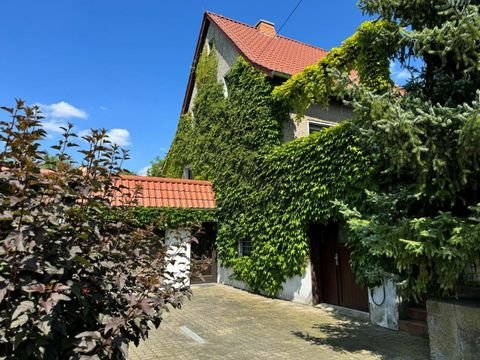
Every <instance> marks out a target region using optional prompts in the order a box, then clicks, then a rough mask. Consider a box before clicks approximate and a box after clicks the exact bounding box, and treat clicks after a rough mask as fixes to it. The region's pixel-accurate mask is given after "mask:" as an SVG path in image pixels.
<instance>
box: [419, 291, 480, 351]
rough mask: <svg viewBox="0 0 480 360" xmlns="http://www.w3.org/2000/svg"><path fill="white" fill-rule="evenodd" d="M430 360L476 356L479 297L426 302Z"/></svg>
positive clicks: (479, 337)
mask: <svg viewBox="0 0 480 360" xmlns="http://www.w3.org/2000/svg"><path fill="white" fill-rule="evenodd" d="M427 322H428V334H429V338H430V356H431V358H432V359H433V360H460V359H461V360H470V359H472V360H473V359H479V358H480V300H457V301H437V300H429V301H427Z"/></svg>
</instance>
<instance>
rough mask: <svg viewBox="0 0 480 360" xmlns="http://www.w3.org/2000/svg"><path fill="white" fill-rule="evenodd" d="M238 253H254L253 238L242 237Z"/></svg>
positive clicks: (244, 254) (241, 254)
mask: <svg viewBox="0 0 480 360" xmlns="http://www.w3.org/2000/svg"><path fill="white" fill-rule="evenodd" d="M238 255H239V256H250V255H252V240H251V239H242V240H240V241H239V242H238Z"/></svg>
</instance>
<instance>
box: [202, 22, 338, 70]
mask: <svg viewBox="0 0 480 360" xmlns="http://www.w3.org/2000/svg"><path fill="white" fill-rule="evenodd" d="M207 17H208V18H209V19H210V20H211V21H213V22H214V23H215V24H216V25H217V26H218V27H219V28H220V29H221V30H222V31H223V32H224V33H225V35H226V36H227V37H228V38H229V39H230V40H231V41H232V42H233V43H234V44H235V45H236V46H237V48H238V49H239V50H240V52H241V53H242V54H243V56H244V57H245V58H246V59H247V60H249V61H251V62H252V63H253V64H256V65H258V66H260V67H262V68H264V69H266V70H271V71H278V72H281V73H284V74H288V75H293V74H296V73H298V72H300V71H302V70H303V69H305V67H307V66H308V65H313V64H316V63H317V62H318V61H319V60H320V59H322V58H323V57H325V56H326V55H327V53H328V51H327V50H324V49H320V48H318V47H315V46H312V45H308V44H305V43H302V42H300V41H296V40H292V39H289V38H286V37H284V36H280V35H276V36H271V35H268V34H265V33H264V32H262V31H260V30H258V29H257V28H255V27H253V26H250V25H246V24H243V23H241V22H238V21H236V20H231V19H228V18H226V17H224V16H221V15H217V14H213V13H209V12H207Z"/></svg>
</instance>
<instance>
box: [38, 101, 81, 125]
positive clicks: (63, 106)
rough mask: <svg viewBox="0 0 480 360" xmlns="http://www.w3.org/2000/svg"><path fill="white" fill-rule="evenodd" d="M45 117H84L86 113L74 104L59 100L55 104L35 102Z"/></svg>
mask: <svg viewBox="0 0 480 360" xmlns="http://www.w3.org/2000/svg"><path fill="white" fill-rule="evenodd" d="M37 105H38V106H40V110H42V111H43V113H44V115H45V117H46V118H47V119H64V120H66V119H86V118H87V117H88V114H87V113H86V112H85V111H83V110H81V109H79V108H76V107H75V106H73V105H71V104H69V103H67V102H65V101H60V102H58V103H56V104H50V105H45V104H37Z"/></svg>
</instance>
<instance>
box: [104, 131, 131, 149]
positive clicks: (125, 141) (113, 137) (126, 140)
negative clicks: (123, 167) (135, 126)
mask: <svg viewBox="0 0 480 360" xmlns="http://www.w3.org/2000/svg"><path fill="white" fill-rule="evenodd" d="M107 135H108V137H109V138H110V141H111V142H112V143H114V144H117V145H119V146H128V145H130V144H131V141H130V133H129V132H128V130H127V129H112V130H110V131H109V132H108V133H107Z"/></svg>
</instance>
